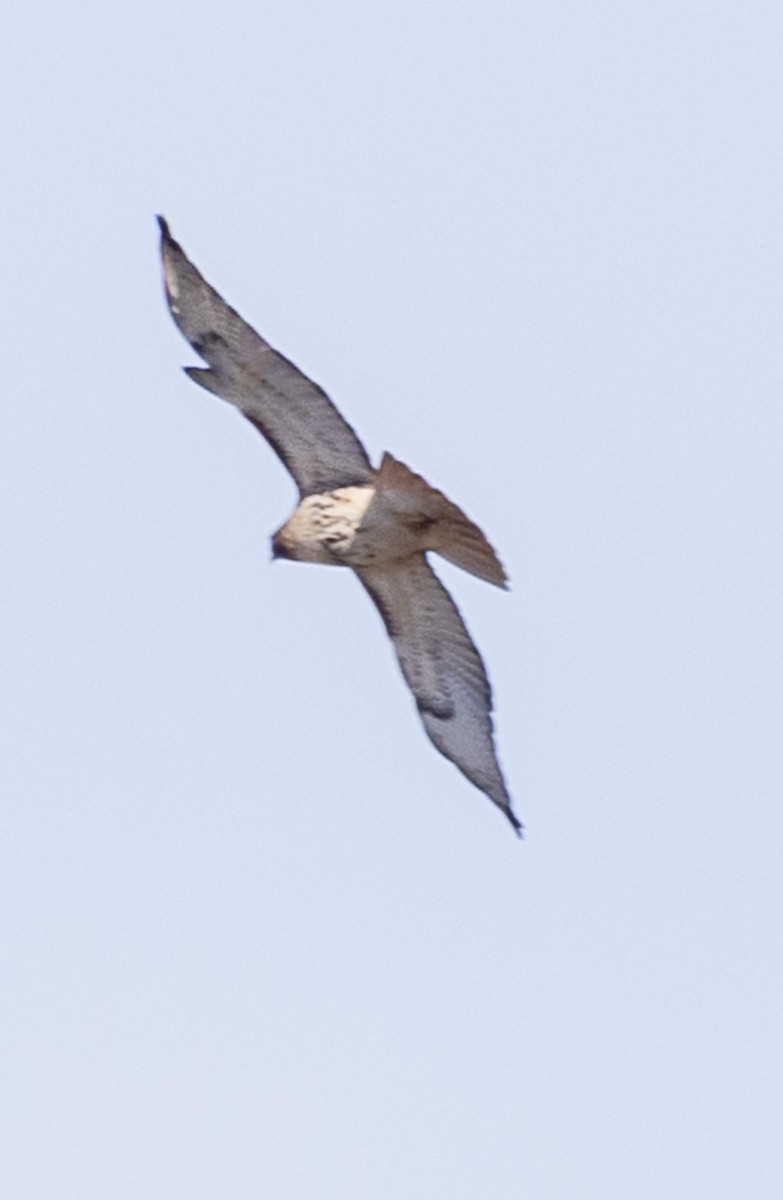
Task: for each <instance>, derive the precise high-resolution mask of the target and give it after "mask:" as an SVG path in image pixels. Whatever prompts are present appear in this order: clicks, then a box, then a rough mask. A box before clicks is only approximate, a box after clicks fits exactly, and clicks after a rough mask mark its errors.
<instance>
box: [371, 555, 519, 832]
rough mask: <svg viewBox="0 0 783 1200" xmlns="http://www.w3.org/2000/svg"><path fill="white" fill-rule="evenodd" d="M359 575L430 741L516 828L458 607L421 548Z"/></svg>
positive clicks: (487, 692) (485, 691) (480, 669)
mask: <svg viewBox="0 0 783 1200" xmlns="http://www.w3.org/2000/svg"><path fill="white" fill-rule="evenodd" d="M356 574H357V575H358V576H359V579H360V580H361V581H362V583H363V584H364V586H365V588H366V589H367V591H368V592H369V593H370V596H371V597H372V599H373V600H374V602H375V604H376V606H377V608H378V611H379V612H380V614H381V617H382V618H383V623H384V625H385V626H386V631H387V633H388V634H389V637H390V638H391V640H392V642H393V643H394V649H395V650H396V652H397V658H398V659H399V663H400V666H401V668H402V673H403V675H404V676H405V680H406V682H407V684H408V686H409V688H410V689H411V691H412V692H413V695H414V697H415V699H416V706H417V708H418V710H419V715H420V716H421V719H422V723H423V725H424V728H425V730H426V732H427V735H428V736H429V738H430V740H431V741H432V742H433V744H434V745H435V746H436V747H437V749H438V750H440V752H441V754H443V755H444V756H445V757H446V758H448V759H450V760H451V761H452V762H453V763H454V764H455V766H457V767H459V769H460V771H462V773H463V775H466V776H467V778H468V779H469V780H470V782H471V783H473V784H475V786H476V787H477V788H480V789H481V791H482V792H484V793H485V794H486V795H487V796H489V798H490V800H492V801H493V803H495V804H496V805H497V806H498V808H499V809H501V811H502V812H504V813H505V815H506V817H507V818H508V820H509V821H510V822H511V824H512V825H513V827H514V829H515V830H516V831H517V833H521V831H522V825H521V824H520V822H519V821H518V820H517V817H516V816H515V814H514V812H513V809H512V807H511V797H510V796H509V794H508V791H507V789H506V785H505V782H504V780H503V775H502V773H501V770H500V765H499V763H498V760H497V754H496V752H495V745H494V739H493V736H492V690H491V688H490V684H489V680H488V678H487V673H486V671H485V669H484V664H483V662H482V661H481V656H480V654H479V652H478V650H477V649H476V647H475V645H474V644H473V641H472V639H471V637H470V634H469V633H468V631H467V629H466V627H465V622H464V621H463V620H462V617H461V616H460V614H459V610H458V609H457V606H456V605H455V603H454V601H453V600H452V598H451V596H450V595H449V593H448V592H447V591H446V589H445V587H444V586H443V584H442V583H441V582H440V580H439V579H438V577H437V575H436V574H435V572H434V571H433V570H432V567H431V566H430V565H429V563H428V562H427V560H426V558H425V557H424V555H423V554H417V555H414V556H412V557H411V558H407V559H402V560H398V561H396V562H389V563H385V564H384V565H383V566H377V567H370V568H367V567H362V568H360V569H357V570H356Z"/></svg>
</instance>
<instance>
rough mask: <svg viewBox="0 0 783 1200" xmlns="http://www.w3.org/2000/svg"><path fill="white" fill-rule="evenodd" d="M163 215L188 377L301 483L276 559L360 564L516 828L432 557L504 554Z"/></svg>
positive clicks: (432, 723)
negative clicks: (358, 430) (273, 337)
mask: <svg viewBox="0 0 783 1200" xmlns="http://www.w3.org/2000/svg"><path fill="white" fill-rule="evenodd" d="M158 222H159V225H160V231H161V254H162V258H163V278H164V283H165V289H166V299H167V301H168V306H169V309H170V310H171V315H172V317H173V318H174V322H175V324H176V325H177V327H178V329H179V330H180V332H181V333H182V334H183V336H184V337H185V338H186V339H187V341H188V342H189V343H190V345H191V346H192V347H193V349H194V350H195V351H196V353H197V354H198V355H199V356H200V357H201V358H202V359H203V360H204V362H206V363H207V364H208V365H207V366H206V367H186V368H185V372H186V374H187V375H189V376H190V378H191V379H192V380H194V382H195V383H198V384H200V386H201V387H203V388H206V389H207V391H209V392H213V393H214V394H215V395H216V396H219V397H220V398H221V399H222V400H227V401H228V402H229V403H230V404H234V405H235V406H236V407H237V408H238V409H239V411H240V412H241V413H242V414H243V416H245V417H246V418H247V419H248V421H250V423H251V424H252V425H255V427H256V429H258V430H259V432H260V433H262V434H263V436H264V437H265V438H266V440H267V441H268V442H269V444H270V445H271V447H272V449H273V450H274V451H275V453H276V454H277V455H278V457H279V458H280V459H281V460H282V462H283V465H284V466H285V467H287V468H288V470H289V471H290V473H291V475H292V476H293V479H294V482H295V484H296V486H297V487H298V489H299V503H298V505H297V507H296V508H295V509H294V511H293V513H292V514H291V516H290V517H289V519H288V520H287V521H286V523H285V524H284V525H283V526H282V527H281V528H280V529H279V530H278V531H277V533H275V534H274V535H273V537H272V552H273V557H275V558H289V559H295V560H296V561H298V562H314V563H323V564H325V565H331V566H346V567H350V568H351V570H353V572H354V573H355V574H356V576H357V577H358V579H359V581H360V583H362V584H363V586H364V588H365V590H366V591H367V592H368V593H369V595H370V597H371V599H372V600H373V601H374V603H375V605H376V607H377V609H378V611H379V613H380V615H381V618H382V620H383V623H384V625H385V627H386V632H387V633H388V635H389V637H390V638H391V640H392V642H393V644H394V649H395V651H396V653H397V658H398V659H399V663H400V667H401V668H402V673H403V675H404V677H405V681H406V683H407V684H408V687H409V688H410V690H411V691H412V692H413V695H414V698H415V700H416V706H417V708H418V710H419V715H420V716H421V720H422V723H423V725H424V728H425V730H426V732H427V735H428V737H429V738H430V740H431V741H432V742H433V744H434V745H435V747H436V748H437V749H438V750H439V751H440V752H441V754H443V755H444V756H445V757H446V758H448V759H450V760H451V761H452V762H453V763H454V764H455V766H457V767H458V768H459V770H460V771H462V773H463V775H465V776H466V777H467V778H468V779H469V780H470V782H471V783H473V784H475V786H476V787H477V788H479V789H480V790H481V791H482V792H484V793H485V794H486V795H487V796H488V797H489V799H490V800H492V802H493V803H494V804H496V805H497V806H498V808H499V809H500V810H501V812H503V813H504V814H505V815H506V817H507V818H508V820H509V821H510V822H511V825H512V826H513V828H514V829H515V830H516V832H517V833H518V834H520V835H521V832H522V825H521V824H520V822H519V821H518V819H517V817H516V815H515V814H514V811H513V809H512V806H511V798H510V796H509V794H508V791H507V789H506V785H505V782H504V780H503V775H502V773H501V770H500V765H499V763H498V759H497V754H496V751H495V744H494V739H493V730H492V692H491V688H490V684H489V679H488V678H487V673H486V670H485V668H484V664H483V662H482V660H481V656H480V654H479V652H478V650H477V649H476V647H475V645H474V644H473V641H472V639H471V637H470V634H469V633H468V631H467V629H466V627H465V623H464V621H463V620H462V617H461V616H460V614H459V611H458V609H457V607H456V605H455V604H454V601H453V600H452V599H451V596H450V595H449V593H448V592H447V591H446V589H445V588H444V586H443V584H442V583H441V582H440V580H439V579H438V577H437V576H436V574H435V572H434V571H433V569H432V567H431V566H430V564H429V561H428V560H427V552H428V551H434V552H435V553H436V554H441V555H442V556H443V557H444V558H446V559H448V560H449V562H452V563H455V564H456V565H457V566H459V567H462V568H463V569H464V570H466V571H469V572H470V573H471V574H473V575H477V576H478V577H479V579H486V580H487V581H488V582H489V583H494V584H496V585H497V586H498V587H505V586H506V574H505V571H504V570H503V567H502V566H501V564H500V561H499V560H498V557H497V555H496V554H495V551H494V550H493V549H492V547H491V546H490V544H489V542H488V541H487V539H486V538H485V537H484V534H483V533H482V532H481V530H480V529H479V528H478V526H477V525H474V524H473V522H472V521H470V520H468V518H467V517H466V516H465V514H464V513H463V512H462V511H461V510H460V509H459V508H457V506H456V504H452V503H451V501H450V500H447V499H446V497H445V496H444V495H443V493H442V492H439V491H436V489H435V488H433V487H430V485H429V484H428V483H426V482H425V481H424V480H423V479H422V478H421V476H420V475H415V474H414V473H413V471H411V470H409V468H408V467H406V466H405V465H404V464H403V463H401V462H399V461H398V460H397V459H396V458H393V457H392V456H391V454H384V456H383V458H382V460H381V464H380V466H379V467H378V468H377V469H373V467H372V466H371V464H370V460H369V458H368V457H367V452H366V450H365V449H364V447H363V445H362V443H361V442H360V441H359V439H358V437H357V436H356V434H355V433H354V431H353V429H352V428H351V426H350V425H349V424H348V423H347V421H345V420H344V419H343V417H342V416H341V415H340V413H339V412H338V411H337V409H336V408H335V406H334V405H333V404H332V402H331V400H330V399H329V397H328V396H327V395H326V393H325V392H324V391H323V390H322V388H320V387H319V386H318V385H317V384H316V383H313V382H312V380H310V379H308V378H307V376H306V375H303V374H302V372H301V371H299V370H298V369H297V368H296V367H295V366H294V365H293V363H291V362H289V361H288V359H287V358H284V357H283V355H282V354H279V353H278V352H277V351H276V350H273V349H272V347H271V346H270V345H269V344H268V343H267V342H265V341H264V339H263V338H262V337H260V336H259V334H257V333H256V331H255V330H254V329H253V328H251V326H250V325H248V324H247V323H246V322H245V321H244V320H243V319H242V317H240V316H239V314H238V313H237V312H235V311H234V309H233V308H230V307H229V305H228V304H226V302H225V301H224V300H223V299H222V297H221V296H219V295H218V293H217V292H216V291H215V289H214V288H212V287H210V285H209V284H208V283H207V282H206V280H205V279H204V277H203V276H202V275H201V273H200V272H199V271H198V270H197V269H196V267H194V265H193V263H192V262H191V261H190V260H189V259H188V257H187V255H186V254H185V252H184V250H183V249H182V247H181V246H180V245H179V244H178V243H177V242H175V240H174V238H173V237H172V236H171V232H170V230H169V227H168V224H167V223H166V221H165V220H164V219H163V218H162V217H159V218H158Z"/></svg>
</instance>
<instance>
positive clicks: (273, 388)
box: [158, 217, 373, 496]
mask: <svg viewBox="0 0 783 1200" xmlns="http://www.w3.org/2000/svg"><path fill="white" fill-rule="evenodd" d="M158 221H159V223H160V230H161V254H162V257H163V276H164V282H165V285H166V299H167V300H168V305H169V308H170V310H171V315H172V317H173V318H174V321H175V322H176V324H177V326H178V328H179V330H180V331H181V333H182V334H183V335H184V336H185V338H187V340H188V341H189V342H190V344H191V346H192V347H193V349H194V350H195V351H196V353H197V354H200V355H201V357H202V358H203V359H204V361H205V362H207V363H208V364H209V369H207V368H205V367H187V368H186V372H187V374H188V375H189V376H190V378H191V379H193V380H195V382H196V383H198V384H200V385H201V386H202V387H204V388H206V389H207V391H210V392H214V394H215V395H216V396H220V397H221V399H223V400H228V401H229V403H231V404H235V405H236V406H237V408H238V409H240V411H241V412H242V413H244V415H245V416H246V417H247V418H248V420H249V421H251V422H252V423H253V425H255V426H256V428H257V429H258V430H260V432H261V433H262V434H263V435H264V437H265V438H266V439H267V441H268V442H269V444H270V445H271V446H272V449H273V450H274V451H275V452H276V454H277V455H278V456H279V458H280V459H282V461H283V463H284V465H285V466H286V467H287V468H288V470H289V471H290V472H291V474H292V475H293V477H294V480H295V482H296V484H297V486H298V488H299V492H300V494H301V495H302V496H307V495H310V494H311V493H315V492H326V491H330V490H331V489H333V488H336V487H347V486H350V485H354V484H365V483H370V482H371V480H372V478H373V472H372V469H371V467H370V461H369V459H368V457H367V453H366V451H365V449H364V447H363V446H362V444H361V442H360V441H359V438H358V437H357V436H356V434H355V433H354V431H353V429H352V428H351V426H350V425H349V424H348V422H347V421H345V420H344V419H343V418H342V417H341V416H340V413H339V412H338V411H337V409H336V408H335V406H334V405H333V404H332V402H331V400H330V399H329V397H328V396H327V395H326V392H324V391H323V389H322V388H320V387H319V386H318V384H316V383H313V381H312V380H311V379H308V378H307V376H306V375H303V374H302V372H301V371H300V370H298V368H297V367H295V366H294V364H293V363H291V362H289V361H288V359H287V358H284V357H283V355H282V354H278V352H277V351H276V350H273V349H272V347H271V346H270V345H269V344H268V343H267V342H265V341H264V339H263V338H262V337H260V336H259V335H258V334H257V333H256V331H255V330H254V329H253V328H252V327H251V326H250V325H248V324H247V322H246V321H244V320H243V319H242V317H240V316H239V314H238V313H237V312H235V311H234V309H233V308H230V307H229V305H228V304H226V302H225V300H223V298H222V297H221V296H219V295H218V293H217V292H216V291H215V289H214V288H212V287H210V285H209V284H208V283H207V282H206V280H205V279H204V277H203V276H202V275H201V274H200V272H199V271H198V270H197V269H196V268H195V267H194V266H193V263H192V262H191V261H190V259H189V258H188V257H187V255H186V254H185V252H184V250H183V249H182V247H181V246H180V245H179V244H178V243H177V242H175V241H174V238H173V237H172V236H171V233H170V231H169V227H168V225H167V224H166V222H165V221H164V220H163V218H162V217H159V218H158Z"/></svg>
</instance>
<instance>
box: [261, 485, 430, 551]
mask: <svg viewBox="0 0 783 1200" xmlns="http://www.w3.org/2000/svg"><path fill="white" fill-rule="evenodd" d="M374 495H375V488H374V487H346V488H336V489H335V490H334V491H333V492H326V493H324V494H322V495H318V496H307V497H305V499H304V500H303V501H302V502H301V504H300V505H299V506H298V507H297V508H296V509H295V510H294V512H293V513H292V514H291V516H290V517H289V519H288V521H286V523H285V525H284V526H283V527H282V529H280V530H279V531H278V532H277V533H276V534H275V535H274V537H273V539H272V545H273V549H274V553H275V554H276V555H277V556H279V557H283V558H293V559H297V560H298V561H299V562H316V563H332V564H342V565H345V566H349V567H366V566H371V565H372V564H374V563H379V562H388V561H390V560H393V559H399V558H407V557H408V555H410V554H415V553H416V552H417V551H418V550H420V549H422V535H421V529H420V528H418V527H416V525H415V524H411V523H409V522H407V521H400V520H399V519H396V518H395V517H393V516H391V515H390V514H389V513H388V512H386V511H385V510H383V509H380V511H379V510H378V509H377V507H376V508H373V509H371V508H370V505H371V502H372V499H373V496H374Z"/></svg>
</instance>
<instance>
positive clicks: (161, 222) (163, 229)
mask: <svg viewBox="0 0 783 1200" xmlns="http://www.w3.org/2000/svg"><path fill="white" fill-rule="evenodd" d="M155 220H156V221H157V222H158V228H159V229H160V236H161V237H162V238H163V240H164V241H166V242H167V241H170V240H171V230H170V229H169V223H168V221H167V220H166V218H165V217H162V216H161V215H160V213H158V214H157V216H156V218H155Z"/></svg>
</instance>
